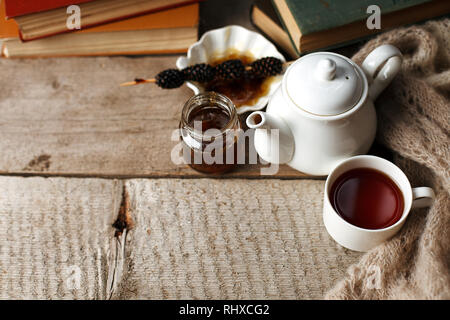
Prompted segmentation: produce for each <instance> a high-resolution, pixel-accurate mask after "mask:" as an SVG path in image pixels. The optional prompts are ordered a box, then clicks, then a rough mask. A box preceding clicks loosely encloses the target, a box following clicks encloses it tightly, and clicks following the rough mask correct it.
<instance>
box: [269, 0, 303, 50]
mask: <svg viewBox="0 0 450 320" xmlns="http://www.w3.org/2000/svg"><path fill="white" fill-rule="evenodd" d="M271 2H272V6H273V7H274V9H275V12H276V13H277V16H278V19H279V20H280V23H281V25H282V26H283V29H284V31H285V32H286V33H287V35H288V36H289V39H290V40H291V43H292V47H293V48H294V50H295V52H296V53H297V55H298V56H300V55H301V52H300V48H299V47H297V45H296V44H295V41H294V39H293V38H292V35H291V33H290V32H289V30H288V28H287V26H286V23H285V22H284V20H283V17H282V16H281V14H280V11H279V10H278V7H277V5H276V4H275V1H274V0H271Z"/></svg>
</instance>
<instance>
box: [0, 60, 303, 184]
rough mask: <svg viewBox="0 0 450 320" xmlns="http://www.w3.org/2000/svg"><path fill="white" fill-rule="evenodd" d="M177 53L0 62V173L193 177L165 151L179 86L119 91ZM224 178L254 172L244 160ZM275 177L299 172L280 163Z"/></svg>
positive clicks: (174, 124)
mask: <svg viewBox="0 0 450 320" xmlns="http://www.w3.org/2000/svg"><path fill="white" fill-rule="evenodd" d="M175 60H176V57H174V56H169V57H143V58H126V57H114V58H106V57H95V58H66V59H34V60H5V59H1V60H0V70H1V73H2V76H1V77H0V113H1V118H0V149H1V150H2V154H1V156H0V172H1V173H3V174H31V175H33V174H39V175H49V176H52V175H63V176H101V177H102V176H108V177H173V176H174V177H177V176H185V177H199V176H203V175H201V174H199V173H197V172H195V171H194V170H192V169H190V168H189V167H187V166H186V165H176V164H174V163H173V162H172V161H171V158H170V154H171V150H172V148H173V146H175V145H176V143H177V142H176V141H172V140H171V136H172V132H173V130H174V129H176V128H178V124H179V119H180V113H181V108H182V106H183V104H184V102H185V101H186V100H187V99H188V98H189V97H190V96H191V94H192V93H191V91H190V90H189V89H188V88H186V87H185V86H184V87H182V88H180V89H175V90H170V91H169V90H162V89H160V88H158V87H157V86H155V85H140V86H135V87H126V88H121V87H119V86H118V85H119V84H120V83H121V82H124V81H127V80H130V79H134V78H135V77H151V76H154V75H155V74H156V73H158V72H159V71H161V70H163V69H166V68H170V67H173V66H174V65H175ZM226 176H227V177H259V176H260V167H259V166H257V165H249V166H244V167H242V168H240V169H239V170H236V171H235V172H233V173H230V174H228V175H226ZM277 177H284V178H296V177H304V175H303V174H301V173H299V172H296V171H295V170H292V169H290V168H288V167H286V166H282V167H280V171H279V173H278V175H277Z"/></svg>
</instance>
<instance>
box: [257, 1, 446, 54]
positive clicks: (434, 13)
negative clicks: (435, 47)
mask: <svg viewBox="0 0 450 320" xmlns="http://www.w3.org/2000/svg"><path fill="white" fill-rule="evenodd" d="M373 4H376V7H373V6H372V7H371V8H369V7H370V6H371V5H373ZM373 8H375V9H373ZM368 9H369V10H368ZM378 13H379V15H378ZM448 13H450V1H449V0H433V1H432V0H402V1H397V0H379V1H372V0H360V1H354V0H340V1H332V0H331V1H330V0H320V1H319V0H257V1H255V2H254V4H253V7H252V10H251V18H252V21H253V23H254V24H255V25H256V27H258V28H259V29H260V30H261V31H262V32H263V33H265V34H266V35H267V36H268V37H269V38H271V39H272V40H273V41H274V42H275V43H277V44H278V45H279V46H280V47H281V48H282V49H284V51H285V52H286V53H287V54H289V55H290V56H291V57H292V58H297V57H299V56H300V55H302V54H304V53H307V52H310V51H316V50H323V49H329V48H333V47H337V46H339V45H344V44H349V43H352V42H355V41H359V40H361V39H363V38H365V37H367V36H371V35H374V34H376V33H379V32H383V31H386V30H389V29H391V28H394V27H398V26H402V25H407V24H412V23H415V22H419V21H422V20H426V19H430V18H433V17H438V16H444V15H447V14H448ZM377 15H378V16H377ZM368 19H369V21H368ZM377 19H378V21H377ZM378 22H379V25H377V24H378ZM378 27H380V28H378Z"/></svg>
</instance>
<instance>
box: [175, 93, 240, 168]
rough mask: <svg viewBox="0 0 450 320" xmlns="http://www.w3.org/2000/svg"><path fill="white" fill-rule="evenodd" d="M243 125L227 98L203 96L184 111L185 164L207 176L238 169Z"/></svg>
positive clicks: (217, 95)
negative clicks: (240, 132) (239, 139)
mask: <svg viewBox="0 0 450 320" xmlns="http://www.w3.org/2000/svg"><path fill="white" fill-rule="evenodd" d="M240 130H241V124H240V121H239V116H238V114H237V112H236V107H235V106H234V104H233V102H231V100H230V99H228V98H227V97H225V96H223V95H221V94H219V93H215V92H205V93H200V94H197V95H195V96H193V97H192V98H190V99H189V100H188V101H187V102H186V104H185V105H184V107H183V111H182V115H181V122H180V135H181V136H180V138H181V141H182V144H183V158H184V161H185V162H186V163H187V164H188V165H189V166H191V167H192V168H193V169H195V170H197V171H200V172H203V173H214V174H219V173H224V172H226V171H229V170H231V169H233V168H234V167H235V166H236V165H237V158H238V157H237V156H238V152H239V151H240V150H239V148H238V145H239V143H238V138H239V131H240Z"/></svg>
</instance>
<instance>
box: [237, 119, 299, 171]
mask: <svg viewBox="0 0 450 320" xmlns="http://www.w3.org/2000/svg"><path fill="white" fill-rule="evenodd" d="M246 123H247V126H248V127H249V128H251V129H256V130H255V140H254V143H255V149H256V151H257V152H258V155H259V156H260V157H261V158H262V159H264V160H265V161H268V162H270V163H273V164H282V163H287V162H289V161H290V160H291V159H292V156H293V154H294V136H293V135H292V132H291V130H290V129H289V127H288V126H287V124H286V123H285V122H284V120H283V119H281V118H280V117H278V116H275V115H273V114H269V113H266V112H262V111H256V112H253V113H252V114H250V115H249V116H248V117H247V121H246Z"/></svg>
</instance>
